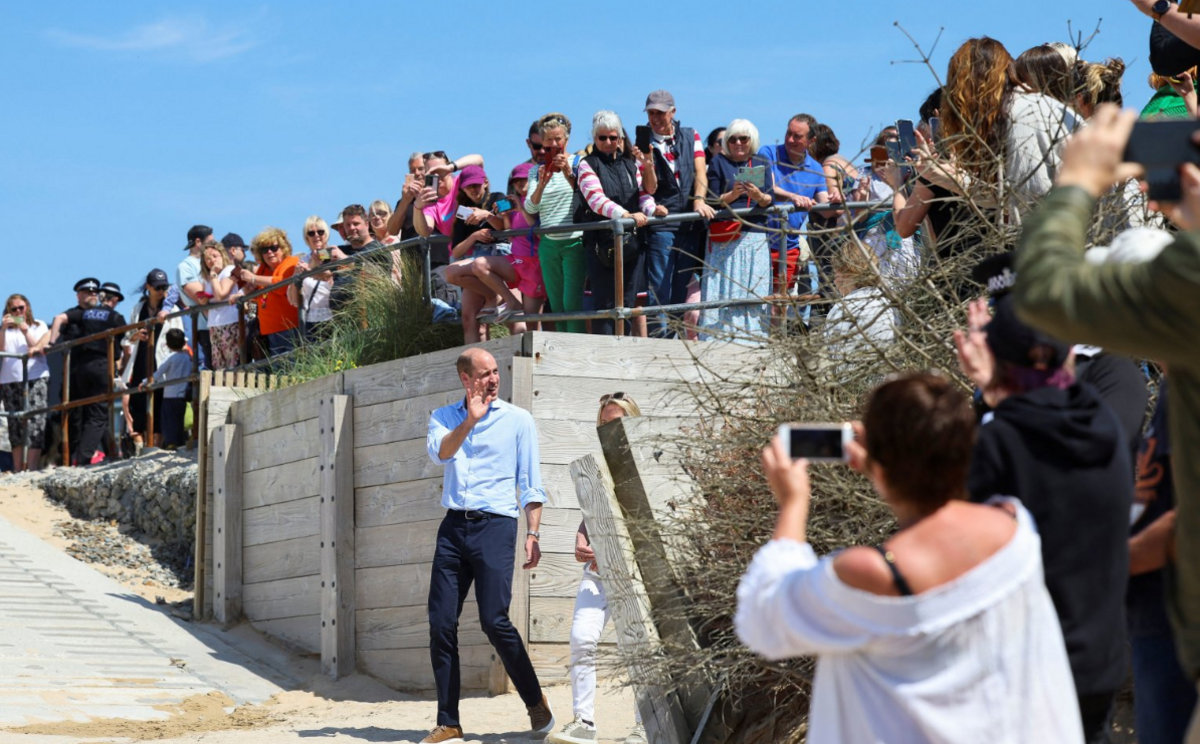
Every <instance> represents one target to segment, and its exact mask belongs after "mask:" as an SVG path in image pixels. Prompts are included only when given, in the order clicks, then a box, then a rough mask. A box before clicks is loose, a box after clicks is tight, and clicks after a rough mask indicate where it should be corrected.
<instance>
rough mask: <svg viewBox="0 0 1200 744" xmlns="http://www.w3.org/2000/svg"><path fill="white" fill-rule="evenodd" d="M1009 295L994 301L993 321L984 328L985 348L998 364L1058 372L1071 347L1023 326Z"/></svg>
mask: <svg viewBox="0 0 1200 744" xmlns="http://www.w3.org/2000/svg"><path fill="white" fill-rule="evenodd" d="M1014 302H1015V300H1014V299H1013V296H1012V295H1011V294H1007V295H1004V296H1002V297H1000V298H998V299H997V300H996V313H995V315H993V316H992V322H990V323H988V324H987V325H986V326H984V329H983V330H984V332H986V333H987V345H988V348H990V349H991V350H992V354H994V355H995V356H996V359H999V360H1000V361H1004V362H1008V363H1010V364H1015V365H1016V366H1018V367H1028V368H1031V369H1058V368H1059V367H1061V366H1062V365H1063V363H1064V362H1066V361H1067V355H1068V354H1069V353H1070V352H1071V345H1070V344H1067V343H1064V342H1062V341H1059V340H1058V339H1056V338H1054V337H1053V336H1049V335H1047V334H1045V333H1042V332H1041V331H1039V330H1036V329H1034V328H1031V327H1030V326H1028V325H1025V323H1023V322H1022V321H1021V319H1020V318H1018V317H1017V310H1016V308H1015V307H1014Z"/></svg>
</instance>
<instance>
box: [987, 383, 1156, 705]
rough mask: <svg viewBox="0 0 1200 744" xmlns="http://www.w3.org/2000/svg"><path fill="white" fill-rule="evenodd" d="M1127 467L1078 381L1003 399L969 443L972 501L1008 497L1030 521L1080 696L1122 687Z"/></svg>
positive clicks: (1101, 410) (1112, 420)
mask: <svg viewBox="0 0 1200 744" xmlns="http://www.w3.org/2000/svg"><path fill="white" fill-rule="evenodd" d="M1130 468H1131V465H1130V461H1129V449H1128V447H1127V446H1126V442H1125V435H1124V433H1123V432H1122V430H1121V426H1120V424H1119V423H1118V421H1117V417H1116V414H1114V413H1113V412H1112V409H1110V408H1109V407H1108V405H1107V404H1105V403H1104V402H1103V401H1101V400H1100V398H1099V397H1098V396H1097V395H1096V393H1095V391H1093V390H1092V389H1091V388H1090V387H1088V386H1087V385H1083V384H1075V385H1072V386H1071V387H1070V388H1068V389H1067V390H1059V389H1057V388H1039V389H1037V390H1034V391H1031V392H1028V393H1024V394H1021V395H1014V396H1011V397H1009V398H1007V399H1006V400H1004V401H1003V402H1002V403H1000V405H999V406H997V407H996V410H995V418H994V419H993V420H991V421H989V422H988V423H985V424H983V425H982V426H981V427H980V429H979V439H978V441H977V442H976V444H975V453H974V460H973V461H972V463H971V474H970V477H969V478H968V481H967V487H968V489H969V490H970V492H971V498H972V500H974V501H984V500H987V499H989V498H991V497H992V496H996V495H1001V496H1016V497H1017V498H1019V499H1020V500H1021V503H1023V504H1024V505H1025V508H1026V509H1028V510H1029V512H1030V514H1032V515H1033V518H1034V521H1035V522H1036V523H1037V529H1038V533H1039V534H1040V535H1041V539H1042V562H1043V564H1044V566H1045V574H1046V588H1047V589H1049V590H1050V596H1051V598H1052V599H1053V600H1054V607H1055V609H1056V610H1057V611H1058V618H1059V621H1060V623H1061V624H1062V630H1063V637H1064V639H1065V640H1066V644H1067V655H1068V656H1069V657H1070V660H1071V671H1072V673H1073V674H1074V676H1075V689H1076V693H1077V694H1079V695H1091V694H1099V693H1109V692H1113V691H1115V690H1117V689H1118V688H1119V687H1120V686H1121V684H1122V683H1123V682H1124V680H1125V670H1126V660H1125V607H1124V603H1125V587H1126V584H1127V583H1128V582H1129V546H1128V542H1127V541H1128V539H1129V510H1130V506H1131V504H1132V502H1133V479H1132V477H1131V476H1130V473H1131V470H1130Z"/></svg>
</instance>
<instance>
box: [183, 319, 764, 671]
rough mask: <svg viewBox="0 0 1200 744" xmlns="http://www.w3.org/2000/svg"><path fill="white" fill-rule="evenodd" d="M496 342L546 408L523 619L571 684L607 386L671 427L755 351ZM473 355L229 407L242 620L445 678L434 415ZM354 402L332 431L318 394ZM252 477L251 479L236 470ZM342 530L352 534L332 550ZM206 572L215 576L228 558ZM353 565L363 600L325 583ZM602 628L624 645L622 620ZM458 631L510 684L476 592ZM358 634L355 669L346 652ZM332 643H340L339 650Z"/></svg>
mask: <svg viewBox="0 0 1200 744" xmlns="http://www.w3.org/2000/svg"><path fill="white" fill-rule="evenodd" d="M482 346H483V347H484V348H486V349H488V350H489V351H490V352H491V353H492V354H493V355H494V356H495V357H496V361H497V363H498V364H499V367H500V371H501V390H500V397H501V398H503V399H504V400H507V401H509V402H512V403H513V404H514V405H518V406H521V407H523V408H526V409H527V410H529V411H530V412H531V413H532V414H533V417H534V419H535V421H536V423H537V427H538V432H539V440H540V454H541V464H542V478H543V481H544V482H545V485H546V489H547V492H548V494H549V502H548V503H547V505H546V508H545V509H544V510H543V516H542V530H541V531H542V539H541V546H542V561H541V565H539V566H538V567H537V568H536V569H533V570H531V571H524V570H522V569H521V568H520V564H521V562H523V548H524V545H523V541H522V540H518V546H517V552H518V554H519V555H514V561H515V563H516V568H515V570H514V581H513V603H512V607H511V610H510V615H511V617H512V620H513V623H514V625H515V626H516V627H517V629H518V631H519V632H520V633H521V635H522V637H523V638H525V640H526V642H527V644H528V646H529V649H530V655H531V657H532V658H533V662H534V666H535V668H536V669H537V671H538V674H539V676H540V677H541V678H542V679H543V680H545V681H548V682H552V681H565V680H566V679H567V669H568V665H569V640H570V627H571V616H572V610H573V607H574V601H575V594H576V591H577V588H578V585H579V579H580V577H581V574H582V567H581V565H580V564H579V563H577V562H576V561H575V559H574V541H575V531H576V529H577V528H578V526H579V523H580V520H581V519H582V512H581V511H580V508H579V503H578V500H577V498H576V496H575V487H574V483H573V481H572V478H571V474H570V464H571V463H572V462H573V461H575V460H576V459H578V458H580V457H582V456H584V455H587V454H594V455H597V456H602V454H601V452H600V442H599V439H598V437H597V434H596V414H597V410H598V408H599V405H598V404H599V399H600V397H601V396H602V395H604V394H606V393H613V392H624V393H626V394H627V395H630V396H632V397H633V398H634V399H636V400H637V402H638V403H639V405H640V406H641V408H642V411H643V413H644V414H645V415H647V416H651V417H655V418H660V419H663V422H662V425H663V426H668V428H669V427H670V426H671V425H673V424H672V420H680V419H687V418H688V417H689V416H690V415H691V414H692V413H694V410H695V400H694V398H693V397H692V392H694V391H695V390H696V389H697V388H698V387H699V386H698V385H697V384H696V383H698V382H699V381H701V380H705V381H710V382H711V381H715V380H717V379H718V376H720V375H727V374H729V373H730V372H732V371H735V370H739V371H740V370H742V368H743V367H744V366H745V362H746V358H747V357H746V352H745V349H743V348H729V347H724V346H718V345H711V344H709V345H697V344H686V343H684V342H681V341H664V340H656V339H638V338H620V339H618V338H613V337H601V336H583V335H573V334H557V333H530V334H524V335H522V336H517V337H510V338H504V339H498V340H496V341H491V342H487V343H485V344H483V345H482ZM460 352H461V349H451V350H447V351H442V352H437V353H433V354H426V355H422V356H418V357H412V358H408V359H402V360H397V361H393V362H388V363H385V364H379V365H374V366H371V367H366V368H362V369H353V370H348V371H346V372H342V373H338V374H335V375H331V376H329V377H326V378H322V379H321V380H317V381H313V382H309V383H305V384H303V385H298V386H294V387H288V388H284V389H280V390H274V391H271V392H268V393H266V394H262V395H259V396H257V397H254V398H250V399H246V400H239V401H237V402H236V403H234V404H233V405H232V407H231V408H230V409H229V415H228V417H227V418H226V419H223V420H222V423H225V424H226V427H225V428H224V429H222V430H221V432H220V435H221V437H222V439H221V441H222V442H230V443H231V444H230V445H229V449H231V450H232V449H233V448H234V447H236V448H237V450H236V454H237V457H238V458H240V463H234V462H233V460H235V459H237V458H235V457H233V456H232V455H231V454H230V453H226V455H225V456H224V458H223V460H222V461H221V462H217V463H216V467H217V468H218V469H219V470H220V472H221V473H223V474H224V477H225V478H226V479H227V480H228V481H229V485H227V486H226V488H227V490H228V492H229V494H230V496H229V500H230V501H231V502H233V501H236V499H237V498H238V495H239V493H240V499H241V504H240V507H238V510H237V511H238V514H239V515H240V521H238V522H237V523H236V524H235V523H233V522H231V521H230V520H232V519H233V515H232V514H231V513H229V512H230V511H231V510H225V511H222V515H223V516H224V518H225V520H226V523H227V524H226V530H225V531H223V532H222V533H221V534H222V535H230V534H233V533H236V532H238V531H239V530H240V533H241V534H240V538H239V541H240V542H239V544H238V545H233V544H232V543H231V542H229V541H228V540H227V541H226V542H224V543H223V544H222V546H221V547H222V548H223V551H224V552H223V554H222V555H221V556H220V557H219V559H220V561H221V562H222V565H226V566H234V567H235V568H236V567H237V566H238V565H240V573H239V574H238V575H232V574H231V573H230V572H225V573H224V574H223V576H222V581H223V582H225V585H224V586H215V587H213V590H212V591H213V592H215V593H220V594H221V595H222V599H223V601H225V602H226V604H224V605H222V606H221V610H222V613H221V614H219V615H218V617H221V616H222V615H223V616H224V619H225V620H227V621H231V620H232V619H234V618H233V615H236V613H238V612H240V613H242V614H244V616H245V618H246V619H248V620H249V621H250V622H251V623H253V624H254V625H255V627H257V628H259V629H260V630H262V631H264V632H266V633H268V634H270V635H273V636H275V637H277V638H280V639H283V640H285V641H287V642H288V643H290V644H293V645H295V646H297V647H299V648H301V649H305V650H308V651H311V652H313V653H318V652H320V653H322V659H323V662H324V664H325V668H326V669H327V670H328V671H329V672H330V673H331V674H335V675H336V674H340V673H344V672H346V671H348V670H350V669H353V668H357V669H358V670H360V671H364V672H367V673H369V674H371V675H373V676H375V677H378V678H379V679H381V680H383V681H385V682H386V683H388V684H389V685H392V686H394V687H397V688H400V689H405V690H428V689H432V687H433V675H432V670H431V669H430V665H429V651H428V647H429V628H428V620H427V617H426V599H427V595H428V590H429V571H430V567H431V562H432V558H433V551H434V539H435V536H436V531H437V527H438V525H439V523H440V521H441V519H442V517H443V516H444V510H443V509H442V507H441V505H440V500H441V486H442V467H441V466H439V465H437V464H436V463H434V462H432V461H431V460H430V459H429V457H428V455H427V454H426V452H425V433H426V428H427V425H428V421H429V415H430V413H431V412H432V411H433V410H434V409H435V408H438V407H440V406H443V405H446V404H447V403H450V402H453V401H454V400H457V399H458V398H460V397H461V395H462V388H461V384H460V383H459V381H458V377H457V374H456V373H455V371H454V361H455V359H456V358H457V357H458V355H459V353H460ZM697 355H699V357H700V359H699V360H697V359H696V358H695V357H696V356H697ZM725 384H728V383H725ZM339 400H341V401H344V406H345V414H344V416H345V419H346V421H347V423H346V424H345V428H344V429H343V433H342V434H341V435H340V436H338V437H334V436H333V434H332V433H331V431H330V430H329V428H328V427H326V426H324V425H323V424H322V421H323V419H322V414H321V406H322V405H334V404H337V401H339ZM322 401H324V403H322ZM341 450H344V452H345V453H346V454H345V456H346V457H348V458H349V461H350V462H351V463H352V468H353V478H352V483H350V482H349V481H347V482H346V483H345V484H343V485H341V486H339V485H338V484H337V483H334V482H333V481H332V480H331V479H330V478H329V477H328V473H326V471H323V470H322V469H321V468H322V465H323V463H326V462H328V463H333V462H334V458H336V452H337V451H341ZM210 459H211V458H210ZM235 471H236V472H235ZM210 472H212V467H211V466H210ZM335 472H336V471H335ZM239 473H240V475H239ZM238 478H240V485H239V484H236V483H233V482H232V481H233V480H236V479H238ZM323 478H324V480H323ZM339 489H344V490H346V491H351V492H352V495H353V499H352V503H353V509H352V510H349V509H348V508H347V509H346V511H345V512H344V513H342V514H338V513H335V512H334V509H333V508H332V507H333V504H334V503H342V504H345V503H346V497H343V499H342V501H341V502H335V501H333V500H332V499H333V498H334V497H335V496H336V494H338V493H341V491H340V490H339ZM220 496H221V497H224V494H220ZM322 499H330V500H329V501H322ZM323 508H324V511H323ZM213 511H214V512H215V511H219V509H216V508H214V509H213ZM218 527H219V526H218ZM339 531H340V532H339ZM520 532H521V533H523V532H524V526H523V525H522V526H521V528H520ZM337 534H341V535H343V537H341V538H339V539H338V540H337V547H331V545H330V544H331V543H334V542H335V540H334V536H335V535H337ZM231 539H232V538H231ZM205 570H206V571H209V570H211V571H212V573H208V574H207V575H208V576H213V575H215V574H216V569H215V568H212V569H209V568H206V569H205ZM338 579H340V586H339V587H338V589H337V590H336V591H342V590H344V589H345V588H347V587H349V586H353V589H354V591H353V595H352V596H347V595H346V594H345V593H342V594H341V595H339V596H326V595H329V594H330V593H331V592H334V591H335V590H333V589H332V588H331V587H330V584H332V583H335V581H336V580H338ZM323 593H324V594H323ZM335 593H336V592H335ZM234 600H237V601H234ZM339 619H340V620H341V622H340V624H337V625H335V624H334V621H337V620H339ZM348 623H349V624H351V626H352V627H353V630H354V632H353V634H352V636H350V637H347V633H348V631H347V624H348ZM335 628H336V629H335ZM339 633H340V634H341V635H340V636H339ZM604 641H605V642H609V643H611V642H613V635H612V631H611V629H610V630H609V631H608V632H607V633H606V635H605V636H604ZM459 645H460V652H461V661H462V681H463V686H464V688H466V689H477V690H490V691H492V692H502V691H504V690H505V689H507V677H506V675H505V674H504V671H503V668H502V666H501V665H500V662H499V660H498V659H497V658H496V656H495V653H494V652H493V650H492V648H491V646H490V645H489V644H488V642H487V639H486V638H485V637H484V635H483V633H482V631H481V630H480V629H479V624H478V614H477V612H476V610H475V604H474V601H473V597H471V598H469V599H468V602H467V604H466V606H465V608H464V611H463V617H462V619H461V621H460V626H459ZM349 648H353V656H352V659H353V662H354V663H353V666H347V664H348V658H347V655H346V654H347V653H348V649H349ZM334 653H338V654H340V656H339V662H338V663H336V664H334V663H333V662H332V657H333V655H334Z"/></svg>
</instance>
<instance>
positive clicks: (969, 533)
mask: <svg viewBox="0 0 1200 744" xmlns="http://www.w3.org/2000/svg"><path fill="white" fill-rule="evenodd" d="M857 428H858V440H857V442H854V443H851V444H850V445H848V450H849V454H850V460H851V464H852V465H853V466H854V467H855V468H856V469H859V470H860V471H861V472H863V473H864V474H866V475H867V477H868V478H870V480H871V482H872V484H873V485H874V487H875V490H876V491H877V492H878V493H879V495H880V496H881V497H882V498H883V500H884V501H885V502H886V503H887V504H888V506H889V507H890V508H891V510H892V512H893V513H894V514H895V516H896V521H897V523H898V524H899V531H898V532H897V533H896V534H895V535H893V536H892V538H891V539H890V540H888V541H887V542H885V543H884V544H883V545H881V546H879V547H876V548H871V547H854V548H849V549H847V550H844V551H841V552H839V553H835V554H834V555H832V556H826V557H825V558H821V559H818V558H817V556H816V554H815V553H814V552H813V549H812V546H811V545H809V544H808V542H807V541H806V537H805V529H806V525H807V522H808V507H809V498H810V494H809V485H808V470H807V468H808V463H807V462H806V461H805V460H798V461H795V462H793V461H792V460H791V459H790V458H789V454H788V450H787V448H786V445H785V443H784V442H783V441H781V440H780V439H778V438H777V439H776V440H775V442H774V443H773V444H772V445H771V446H770V447H768V448H766V449H765V450H764V451H763V469H764V470H765V471H766V475H767V480H768V482H769V483H770V485H771V490H772V491H773V492H774V493H775V497H776V500H777V501H778V502H779V506H780V510H779V518H778V521H777V523H776V527H775V533H774V536H773V539H772V540H771V542H769V543H768V544H767V545H765V546H764V547H763V548H762V549H760V550H759V552H758V554H757V555H756V556H755V557H754V560H753V561H752V562H751V564H750V567H749V569H748V570H747V572H746V575H745V576H743V577H742V581H741V584H740V585H739V587H738V608H737V616H736V618H735V621H734V622H735V627H736V630H737V634H738V637H739V638H740V639H741V641H742V642H743V643H745V644H746V645H747V646H748V647H749V648H750V649H752V650H753V651H755V652H757V653H760V654H762V655H763V656H765V657H767V658H769V659H772V660H776V659H784V658H788V657H793V656H809V655H815V656H817V657H818V660H817V671H816V678H815V680H814V683H813V693H812V701H811V707H810V711H809V734H808V741H809V742H810V743H811V744H825V743H826V742H856V743H859V744H873V743H875V742H880V743H882V742H889V743H898V742H904V743H905V744H916V743H918V742H930V743H933V742H936V743H938V744H943V743H944V744H949V743H950V742H989V743H991V744H1009V743H1011V744H1018V742H1019V743H1020V744H1036V743H1038V742H1046V744H1049V743H1050V742H1054V743H1055V744H1075V743H1082V742H1083V727H1082V724H1081V723H1080V718H1079V706H1078V704H1077V702H1076V699H1075V686H1074V683H1073V682H1072V677H1071V669H1070V666H1069V664H1068V662H1067V653H1066V648H1065V646H1064V644H1063V638H1062V631H1061V630H1060V629H1059V624H1058V616H1057V615H1056V614H1055V611H1054V604H1053V602H1052V601H1051V599H1050V595H1049V593H1048V592H1047V591H1046V587H1045V584H1044V583H1043V580H1042V560H1041V548H1040V541H1039V539H1038V535H1037V532H1036V530H1035V529H1034V526H1033V524H1032V522H1031V519H1030V517H1029V513H1028V512H1026V511H1025V509H1024V507H1022V506H1021V505H1020V503H1019V502H1017V501H1015V500H1012V499H1000V500H998V502H997V503H995V504H993V505H977V504H970V503H967V502H966V501H964V500H962V497H963V496H964V495H965V493H966V478H967V471H968V468H969V466H970V461H971V450H972V445H973V442H974V438H975V436H974V431H975V422H974V418H973V415H972V413H971V408H970V406H969V405H968V404H967V401H966V399H965V398H964V396H963V395H962V394H960V393H959V392H958V390H957V388H956V386H955V385H954V383H952V382H951V381H949V380H947V379H946V378H944V377H942V376H940V375H935V374H930V373H915V374H910V375H907V376H904V377H901V378H898V379H896V380H892V381H890V382H887V383H885V384H883V385H881V386H880V387H879V388H877V389H876V390H875V391H874V393H872V395H871V398H870V401H869V402H868V404H867V410H866V414H865V416H864V418H863V423H862V425H861V426H859V427H857ZM864 445H865V446H864ZM1081 516H1082V515H1081Z"/></svg>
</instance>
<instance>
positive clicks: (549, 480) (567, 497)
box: [542, 463, 579, 509]
mask: <svg viewBox="0 0 1200 744" xmlns="http://www.w3.org/2000/svg"><path fill="white" fill-rule="evenodd" d="M542 487H543V488H545V489H546V496H547V497H548V498H549V499H550V500H549V501H547V502H546V506H550V507H554V508H556V509H578V508H579V500H578V499H576V498H575V483H574V481H572V480H571V467H570V465H553V464H547V463H542Z"/></svg>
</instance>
